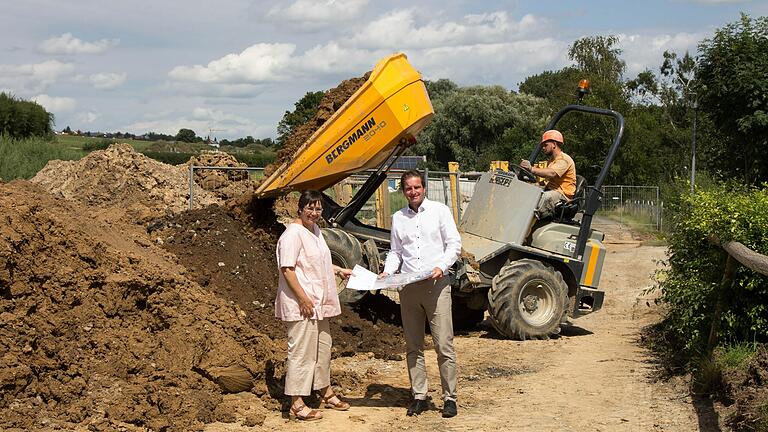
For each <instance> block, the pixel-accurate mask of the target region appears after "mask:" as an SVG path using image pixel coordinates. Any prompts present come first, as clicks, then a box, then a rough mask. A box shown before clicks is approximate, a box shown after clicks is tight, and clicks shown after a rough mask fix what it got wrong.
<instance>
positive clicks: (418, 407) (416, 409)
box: [406, 399, 429, 417]
mask: <svg viewBox="0 0 768 432" xmlns="http://www.w3.org/2000/svg"><path fill="white" fill-rule="evenodd" d="M427 409H429V406H428V405H427V401H425V400H424V399H414V400H413V402H411V405H409V406H408V411H406V415H408V417H410V416H415V415H419V414H421V413H423V412H424V411H426V410H427Z"/></svg>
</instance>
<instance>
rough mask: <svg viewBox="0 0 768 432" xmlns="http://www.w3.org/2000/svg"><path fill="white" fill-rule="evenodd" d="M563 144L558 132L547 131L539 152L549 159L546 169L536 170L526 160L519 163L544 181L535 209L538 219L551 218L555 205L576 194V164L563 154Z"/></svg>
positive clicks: (543, 136) (542, 138)
mask: <svg viewBox="0 0 768 432" xmlns="http://www.w3.org/2000/svg"><path fill="white" fill-rule="evenodd" d="M563 142H564V141H563V134H561V133H560V131H557V130H554V129H552V130H548V131H546V132H544V135H542V136H541V151H542V152H543V153H544V154H545V155H547V157H548V158H549V160H548V161H547V167H546V168H537V167H534V166H531V163H530V162H528V161H527V160H522V161H520V166H521V167H523V168H525V169H527V170H529V171H531V172H532V173H533V174H535V175H537V176H539V177H543V178H544V179H545V180H546V183H545V184H544V193H543V194H542V195H541V198H540V199H539V205H538V206H537V209H536V217H537V218H538V219H544V218H546V217H549V216H552V215H553V213H554V209H555V206H556V205H557V203H559V202H560V201H568V200H571V199H573V195H574V194H575V193H576V164H575V163H574V162H573V159H571V157H570V156H568V155H567V154H565V152H563V149H562V146H563Z"/></svg>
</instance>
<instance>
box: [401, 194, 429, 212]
mask: <svg viewBox="0 0 768 432" xmlns="http://www.w3.org/2000/svg"><path fill="white" fill-rule="evenodd" d="M427 201H429V199H427V197H424V201H422V202H421V205H420V206H419V211H418V212H419V213H421V212H423V211H426V210H427V206H428V204H427ZM405 211H406V212H408V213H409V214H416V212H415V211H413V209H412V208H411V206H409V205H406V206H405Z"/></svg>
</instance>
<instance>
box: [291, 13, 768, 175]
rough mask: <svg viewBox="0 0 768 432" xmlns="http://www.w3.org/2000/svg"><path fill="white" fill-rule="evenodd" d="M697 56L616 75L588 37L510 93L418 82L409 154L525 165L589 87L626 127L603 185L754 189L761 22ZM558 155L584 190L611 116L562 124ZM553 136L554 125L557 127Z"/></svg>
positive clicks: (705, 45) (613, 52) (766, 96)
mask: <svg viewBox="0 0 768 432" xmlns="http://www.w3.org/2000/svg"><path fill="white" fill-rule="evenodd" d="M698 48H699V55H698V57H695V58H694V57H693V56H691V54H690V53H687V52H685V53H675V52H669V51H667V52H664V53H663V55H662V58H660V59H659V66H658V67H657V68H656V69H655V70H651V69H647V70H645V71H642V72H641V73H639V74H638V75H637V76H635V77H631V78H630V77H627V76H626V69H627V68H626V63H625V62H624V60H623V59H622V57H621V56H622V50H621V49H620V48H619V40H618V38H617V37H616V36H590V37H584V38H581V39H579V40H577V41H575V42H573V44H572V45H571V46H570V49H569V50H568V56H569V58H570V60H571V61H572V62H573V65H571V66H567V67H565V68H562V69H560V70H554V71H544V72H541V73H539V74H536V75H532V76H530V77H528V78H526V79H525V80H524V81H523V82H521V83H520V84H519V91H517V92H515V91H510V90H508V89H505V88H503V87H501V86H467V87H462V86H458V85H457V84H455V83H453V82H452V81H450V80H447V79H440V80H437V81H431V82H426V86H427V90H428V92H429V96H430V99H431V100H432V104H433V106H434V109H435V115H434V117H433V120H432V122H431V123H430V124H429V125H428V126H427V127H426V128H425V129H424V130H423V131H422V132H421V133H420V134H419V136H418V137H417V139H418V143H417V144H415V145H414V146H412V147H411V149H410V150H409V151H410V153H411V154H417V155H425V156H426V157H427V163H426V165H427V167H428V168H430V169H438V170H445V169H446V167H447V162H448V161H457V162H459V164H460V166H461V167H462V170H465V171H467V170H486V169H487V168H488V165H489V162H490V161H491V160H509V161H510V162H512V163H517V162H519V161H520V160H521V159H523V158H526V157H527V156H528V155H529V154H530V152H531V150H532V148H533V146H534V144H535V143H536V141H537V140H538V138H539V136H540V134H541V132H542V130H543V128H544V127H545V126H546V124H547V122H548V120H549V119H550V118H551V117H552V116H553V115H554V113H555V112H557V111H558V110H559V109H560V108H562V107H564V106H566V105H568V104H571V103H575V102H576V97H575V94H576V85H577V83H578V82H579V81H580V80H581V79H588V80H589V81H590V83H591V89H592V90H591V93H590V94H589V95H588V96H587V97H586V99H585V103H586V104H588V105H591V106H595V107H601V108H609V109H613V110H616V111H618V112H620V113H621V114H622V115H624V117H625V120H626V131H625V135H624V139H623V141H622V145H621V149H620V151H619V153H618V155H617V157H616V159H615V161H614V163H613V166H612V167H611V170H610V172H609V173H608V178H607V179H606V181H607V182H610V183H614V184H646V185H666V184H670V183H672V182H674V181H676V180H678V179H687V178H690V172H691V169H692V150H693V149H692V144H693V140H694V125H695V134H696V135H695V142H696V169H697V171H700V172H701V173H702V174H706V175H707V176H709V177H715V178H723V179H728V178H734V179H738V180H739V181H740V182H743V183H745V184H753V185H758V184H760V183H761V182H765V181H766V180H768V160H766V159H767V158H768V156H766V152H763V151H760V149H762V148H764V147H765V144H766V139H767V137H768V75H766V73H765V70H768V69H767V68H766V67H767V66H768V21H767V19H766V17H759V18H756V19H753V18H750V17H749V16H747V15H744V14H742V15H741V17H740V19H739V20H738V21H736V22H734V23H729V24H727V25H725V26H724V27H723V28H720V29H718V30H716V31H715V33H714V34H713V35H712V36H711V37H709V38H706V39H704V40H702V41H701V42H700V43H699V47H698ZM321 97H322V92H309V93H307V94H306V95H305V96H304V97H302V98H301V99H300V100H299V101H298V102H296V103H295V109H294V110H293V111H286V112H285V115H284V116H283V118H282V120H281V121H280V123H279V125H278V137H277V145H278V146H279V145H281V143H282V142H283V141H284V139H285V138H286V137H287V136H288V135H289V134H290V133H291V132H292V130H293V128H294V127H296V126H298V125H300V124H303V123H304V122H306V121H307V120H309V119H310V118H311V117H312V116H313V115H314V113H315V111H316V110H317V106H318V104H319V101H320V98H321ZM560 125H562V127H561V129H562V130H563V132H564V134H565V139H566V143H565V147H564V150H565V151H566V152H567V153H568V154H570V155H571V156H572V157H573V159H574V160H575V162H576V166H577V170H578V171H579V174H581V175H583V176H584V177H586V178H587V180H588V181H593V180H594V179H595V178H596V177H597V174H598V173H599V171H600V168H601V167H602V164H603V161H604V159H605V157H606V155H607V152H608V149H609V146H610V143H611V141H612V138H613V136H614V133H615V126H614V124H613V121H612V120H611V119H602V118H595V116H584V115H581V116H576V117H568V116H567V117H565V118H564V119H563V121H562V122H561V123H560ZM559 127H560V126H559Z"/></svg>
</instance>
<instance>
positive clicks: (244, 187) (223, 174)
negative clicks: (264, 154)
mask: <svg viewBox="0 0 768 432" xmlns="http://www.w3.org/2000/svg"><path fill="white" fill-rule="evenodd" d="M187 164H188V165H195V166H205V167H214V166H215V167H226V168H237V167H246V166H247V165H246V164H244V163H241V162H238V160H237V159H236V158H235V157H234V156H232V155H230V154H229V153H224V152H205V153H202V154H199V155H197V156H192V158H190V159H189V161H188V162H187ZM195 182H196V183H197V184H199V185H200V186H201V187H202V188H203V189H205V190H207V191H211V192H213V193H214V194H215V195H216V196H217V197H218V198H220V199H222V200H227V199H230V198H234V197H237V196H240V195H242V194H244V193H248V192H252V191H253V190H254V189H255V184H254V183H253V182H252V181H251V180H250V178H249V176H248V171H246V170H215V169H198V170H195Z"/></svg>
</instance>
